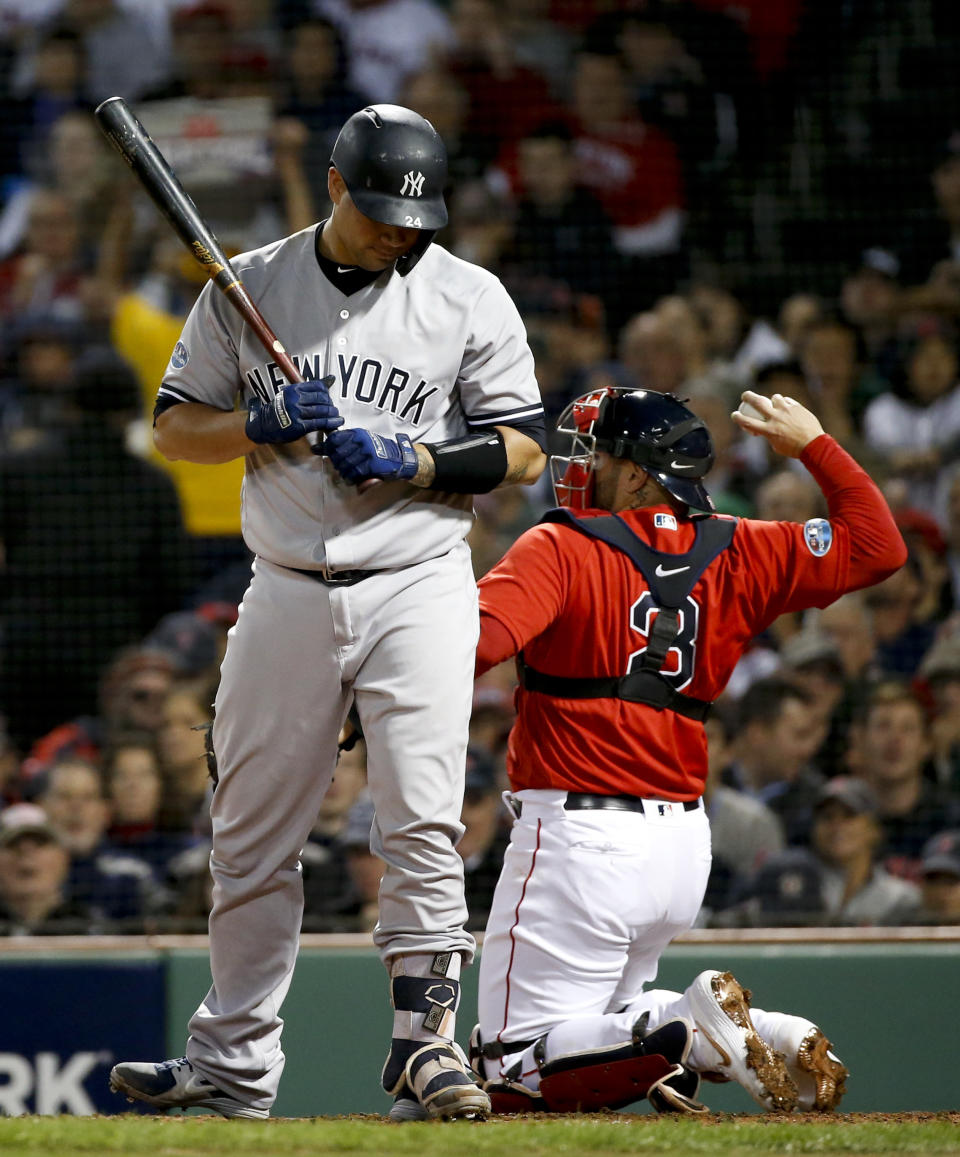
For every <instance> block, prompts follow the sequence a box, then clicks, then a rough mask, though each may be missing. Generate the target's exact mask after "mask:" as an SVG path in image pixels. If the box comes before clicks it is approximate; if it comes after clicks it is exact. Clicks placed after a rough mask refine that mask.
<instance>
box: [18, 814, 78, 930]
mask: <svg viewBox="0 0 960 1157" xmlns="http://www.w3.org/2000/svg"><path fill="white" fill-rule="evenodd" d="M69 871H70V853H69V851H68V850H67V848H66V847H65V845H64V844H63V842H62V841H61V840H60V839H59V837H58V836H57V833H56V832H55V831H54V829H53V827H52V826H51V824H50V822H49V820H48V819H47V816H46V813H45V812H44V810H43V808H40V807H37V806H36V805H35V804H29V803H18V804H12V805H11V806H10V807H7V808H4V809H3V811H0V935H3V936H51V935H64V934H74V935H77V934H86V933H93V932H96V931H98V926H97V921H96V920H95V918H94V914H93V912H92V911H91V910H90V909H89V908H88V907H87V906H86V905H85V904H83V903H81V902H80V901H79V900H77V899H75V898H74V897H72V896H71V895H70V891H69V887H68V883H67V877H68V875H69Z"/></svg>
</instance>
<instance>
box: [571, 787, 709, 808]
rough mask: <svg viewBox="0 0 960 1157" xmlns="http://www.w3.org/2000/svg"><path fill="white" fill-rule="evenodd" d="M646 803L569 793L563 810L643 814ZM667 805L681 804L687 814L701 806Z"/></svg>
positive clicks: (687, 802)
mask: <svg viewBox="0 0 960 1157" xmlns="http://www.w3.org/2000/svg"><path fill="white" fill-rule="evenodd" d="M645 802H646V803H650V802H651V801H650V800H646V801H644V800H643V799H642V798H641V797H640V796H638V795H590V794H589V793H585V792H578V791H570V792H567V799H566V802H565V803H564V805H563V810H564V811H568V812H584V811H606V812H642V811H643V810H644V803H645ZM664 802H665V803H679V804H680V805H681V806H682V807H683V810H684V811H685V812H695V811H696V810H697V808H698V807H699V806H700V801H699V800H698V799H685V800H682V801H681V800H665V801H664Z"/></svg>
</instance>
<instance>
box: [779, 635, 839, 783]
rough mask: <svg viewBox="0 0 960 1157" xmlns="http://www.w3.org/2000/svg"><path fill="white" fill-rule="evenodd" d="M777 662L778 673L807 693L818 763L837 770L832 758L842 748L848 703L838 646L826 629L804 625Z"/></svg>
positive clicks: (784, 647) (782, 650)
mask: <svg viewBox="0 0 960 1157" xmlns="http://www.w3.org/2000/svg"><path fill="white" fill-rule="evenodd" d="M780 664H781V665H780V671H779V674H780V675H782V677H783V678H785V679H787V680H788V681H789V682H791V683H793V684H794V685H795V686H797V687H800V688H802V689H803V690H804V691H806V693H807V694H808V695H809V696H810V703H811V707H812V708H813V714H814V717H815V719H816V725H817V727H818V729H819V732H820V736H821V739H820V742H819V744H818V746H817V749H816V759H817V764H818V766H819V767H820V768H821V769H822V770H824V771H828V770H831V771H832V770H837V771H839V770H840V769H839V768H834V767H833V766H832V760H833V759H834V758H835V755H836V753H837V752H838V751H839V750H841V748H842V744H843V738H844V736H845V733H846V727H847V725H848V724H849V714H850V709H851V706H852V704H851V701H850V698H849V688H848V686H847V680H846V678H845V676H844V671H843V662H842V660H841V658H840V649H839V647H838V646H837V645H836V643H835V642H834V641H833V639H831V638H830V636H829V635H828V634H826V632H824V631H821V630H819V629H817V628H816V627H813V626H810V627H805V628H804V629H803V630H801V631H798V632H797V634H795V635H793V636H792V637H791V638H789V639H787V641H786V642H785V643H784V644H783V646H782V647H781V648H780Z"/></svg>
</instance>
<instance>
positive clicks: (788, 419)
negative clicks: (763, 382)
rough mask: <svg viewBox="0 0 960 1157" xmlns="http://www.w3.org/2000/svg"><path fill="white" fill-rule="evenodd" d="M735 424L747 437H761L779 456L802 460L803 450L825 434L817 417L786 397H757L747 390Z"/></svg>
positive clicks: (735, 418) (734, 414)
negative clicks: (751, 435)
mask: <svg viewBox="0 0 960 1157" xmlns="http://www.w3.org/2000/svg"><path fill="white" fill-rule="evenodd" d="M731 417H732V418H733V420H734V422H736V424H737V425H738V426H739V427H740V429H741V430H746V432H747V433H748V434H760V435H762V436H763V437H764V438H766V440H767V441H768V442H769V443H770V445H771V446H772V447H773V449H774V450H776V452H777V453H778V454H783V455H784V456H785V457H787V458H799V457H800V455H801V454H802V453H803V450H804V447H806V446H808V445H809V444H810V443H811V442H812V441H813V440H814V438H818V437H819V436H820V435H821V434H822V433H823V427H822V426H821V425H820V420H819V419H818V418H817V416H816V415H815V414H812V413H811V412H810V411H809V410H808V409H807V408H806V406H801V405H800V403H799V402H798V401H796V399H794V398H788V397H786V396H785V395H784V394H774V395H773V396H772V397H770V398H768V397H767V396H766V395H765V394H756V393H754V391H753V390H744V391H743V393H742V394H741V395H740V408H739V409H738V410H734V411H733V413H732V414H731Z"/></svg>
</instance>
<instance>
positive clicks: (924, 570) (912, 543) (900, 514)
mask: <svg viewBox="0 0 960 1157" xmlns="http://www.w3.org/2000/svg"><path fill="white" fill-rule="evenodd" d="M896 497H897V496H896V484H894V486H893V487H888V489H887V501H888V502H889V504H890V508H891V510H893V511H894V518H895V519H896V523H897V529H898V530H899V531H900V533H901V534H902V535H903V541H904V542H905V543H906V544H907V550H908V551H909V553H910V556H911V558H912V559H913V561H914V563H915V564H916V567H917V570H918V571H919V574H920V581H921V590H920V598H919V601H918V603H917V608H916V618H917V620H918V621H920V622H924V621H927V620H933V619H936V620H940V619H945V618H946V617H947V616H948V615H949V614H950V612H951V611H952V610H953V609H954V604H953V598H952V595H951V591H950V571H949V568H948V565H947V558H946V556H947V542H946V539H945V538H944V536H943V531H942V530H941V529H940V524H939V522H938V521H937V519H936V518H934V517H933V515H932V514H928V513H927V512H926V511H923V510H917V509H915V508H914V507H912V506H901V505H898V504H897V501H896Z"/></svg>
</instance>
